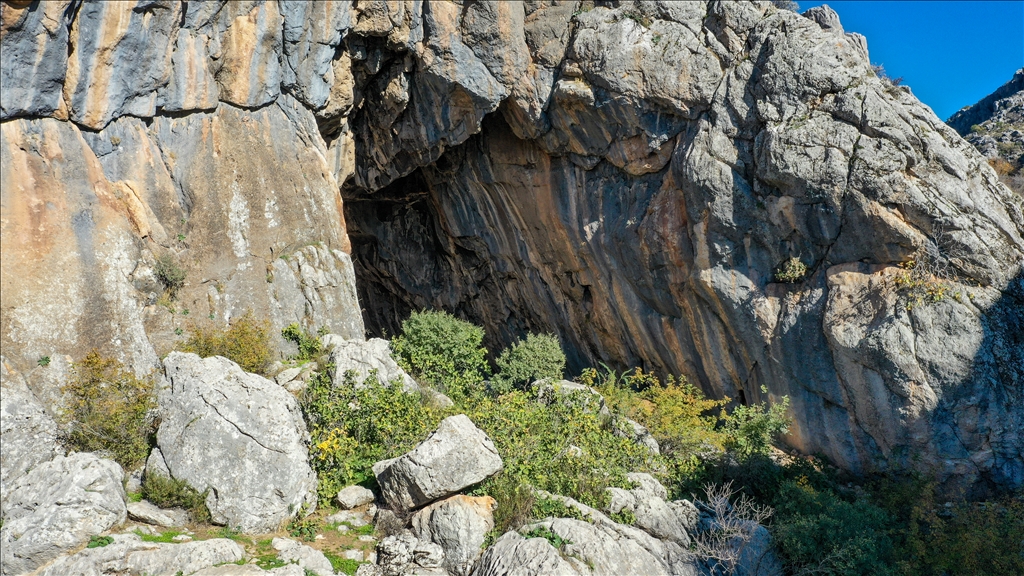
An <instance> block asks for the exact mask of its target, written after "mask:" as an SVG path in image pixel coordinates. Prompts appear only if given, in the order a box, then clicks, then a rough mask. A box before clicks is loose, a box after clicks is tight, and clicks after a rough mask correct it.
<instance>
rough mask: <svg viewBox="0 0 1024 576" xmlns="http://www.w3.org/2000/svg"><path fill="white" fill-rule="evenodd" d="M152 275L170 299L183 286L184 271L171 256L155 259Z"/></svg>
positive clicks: (165, 255)
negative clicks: (162, 286)
mask: <svg viewBox="0 0 1024 576" xmlns="http://www.w3.org/2000/svg"><path fill="white" fill-rule="evenodd" d="M153 273H154V274H155V275H156V278H157V280H159V281H160V283H161V284H163V285H164V288H165V289H166V290H167V293H168V294H169V295H170V296H171V297H172V298H173V297H175V296H176V295H177V294H178V290H180V289H181V288H182V287H183V286H184V285H185V276H186V273H185V270H184V269H183V268H182V267H181V266H179V265H178V260H177V258H175V257H174V256H173V255H171V254H163V255H161V256H159V257H158V258H157V259H156V263H155V264H154V266H153Z"/></svg>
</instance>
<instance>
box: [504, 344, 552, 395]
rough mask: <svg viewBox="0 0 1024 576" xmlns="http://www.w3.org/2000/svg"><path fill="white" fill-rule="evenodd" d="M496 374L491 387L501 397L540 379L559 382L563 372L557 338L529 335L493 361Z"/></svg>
mask: <svg viewBox="0 0 1024 576" xmlns="http://www.w3.org/2000/svg"><path fill="white" fill-rule="evenodd" d="M496 363H497V365H498V370H499V372H498V374H497V375H496V376H495V377H494V380H493V386H494V388H495V390H496V391H497V392H498V393H501V394H504V393H507V392H509V391H510V390H512V389H513V388H519V389H524V388H526V387H527V386H529V385H530V383H531V382H534V381H536V380H540V379H542V378H550V379H552V380H561V379H562V373H563V372H564V371H565V353H564V352H562V347H561V346H560V345H559V343H558V338H555V337H554V336H552V335H551V334H529V335H527V336H526V340H523V341H520V342H516V343H515V344H513V345H512V346H509V347H508V348H506V349H505V350H504V351H503V352H502V353H501V356H499V357H498V360H497V362H496Z"/></svg>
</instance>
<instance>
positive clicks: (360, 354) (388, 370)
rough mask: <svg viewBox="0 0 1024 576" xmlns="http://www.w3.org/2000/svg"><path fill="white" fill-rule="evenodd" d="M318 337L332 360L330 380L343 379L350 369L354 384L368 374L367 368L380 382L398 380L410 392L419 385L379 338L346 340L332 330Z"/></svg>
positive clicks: (385, 382)
mask: <svg viewBox="0 0 1024 576" xmlns="http://www.w3.org/2000/svg"><path fill="white" fill-rule="evenodd" d="M321 341H322V342H323V343H324V346H327V347H328V348H330V349H331V362H333V363H334V381H335V382H339V383H340V382H344V381H345V374H346V373H347V372H349V371H350V370H351V371H352V373H353V377H354V378H355V382H356V384H357V385H358V384H360V383H362V381H363V380H366V378H367V377H369V375H370V372H372V371H376V372H377V379H378V380H379V381H380V382H381V383H382V384H387V383H390V382H392V381H396V380H397V381H398V382H400V383H401V384H402V387H403V388H404V389H405V390H406V391H407V392H411V391H414V390H418V389H419V385H418V384H416V381H415V380H413V378H412V376H409V375H408V374H407V373H406V372H405V370H402V368H401V367H400V366H399V365H398V363H397V362H395V360H394V359H393V358H392V357H391V344H390V343H389V342H388V341H387V340H383V339H381V338H370V339H367V340H361V339H351V340H346V339H343V338H341V337H339V336H336V335H334V334H328V335H326V336H324V337H323V338H322V339H321Z"/></svg>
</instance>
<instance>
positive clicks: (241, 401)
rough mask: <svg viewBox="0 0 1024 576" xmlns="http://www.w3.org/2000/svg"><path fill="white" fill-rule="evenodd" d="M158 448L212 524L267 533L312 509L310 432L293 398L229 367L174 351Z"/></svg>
mask: <svg viewBox="0 0 1024 576" xmlns="http://www.w3.org/2000/svg"><path fill="white" fill-rule="evenodd" d="M164 367H165V373H166V376H167V379H168V381H169V386H168V387H166V388H165V389H163V390H161V391H160V393H159V398H158V400H159V411H160V418H161V423H160V428H159V429H158V430H157V435H156V441H157V447H158V448H159V449H160V452H161V454H162V457H163V460H164V462H165V463H166V465H167V468H168V470H169V472H170V474H171V476H172V477H173V478H176V479H179V480H184V481H186V482H188V483H189V484H190V485H191V486H193V487H194V488H195V489H197V490H199V491H200V492H202V491H204V490H207V489H209V490H210V493H209V495H208V496H207V499H206V505H207V507H208V508H209V509H210V514H211V515H212V516H213V521H214V522H215V523H218V524H226V525H229V526H231V527H232V528H238V529H241V530H243V531H245V532H272V531H274V530H276V529H277V528H278V527H279V526H280V525H281V523H282V522H284V521H285V520H287V519H288V518H290V517H292V516H294V515H295V514H296V513H298V512H299V510H300V509H305V510H312V509H314V508H315V507H316V475H315V474H314V473H313V471H312V470H311V469H310V468H309V464H308V462H307V457H308V456H307V454H308V444H309V433H308V432H307V431H306V425H305V422H304V421H303V419H302V413H301V411H300V410H299V405H298V402H297V401H296V400H295V397H294V396H292V395H291V394H289V393H288V392H287V391H285V390H284V389H283V388H281V387H280V386H278V385H277V384H274V383H273V382H271V381H269V380H267V379H265V378H263V377H261V376H257V375H255V374H248V373H246V372H243V371H242V369H241V368H239V367H238V365H237V364H235V363H234V362H231V361H230V360H227V359H224V358H221V357H219V356H214V357H211V358H206V359H201V358H199V357H198V356H196V355H195V354H183V353H181V352H172V353H171V354H169V355H168V356H167V358H166V359H164Z"/></svg>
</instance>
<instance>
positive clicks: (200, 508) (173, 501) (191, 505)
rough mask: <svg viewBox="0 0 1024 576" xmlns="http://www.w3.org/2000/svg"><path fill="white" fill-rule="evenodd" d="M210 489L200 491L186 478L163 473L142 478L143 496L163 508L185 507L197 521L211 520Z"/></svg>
mask: <svg viewBox="0 0 1024 576" xmlns="http://www.w3.org/2000/svg"><path fill="white" fill-rule="evenodd" d="M208 492H209V491H208V490H207V491H204V492H202V493H200V492H199V491H198V490H196V489H195V488H193V487H192V486H189V484H188V482H185V481H184V480H177V479H174V478H168V477H167V476H164V475H162V474H146V476H145V478H143V479H142V496H143V498H145V499H146V500H149V501H150V502H152V503H153V504H156V505H157V506H159V507H161V508H184V509H185V510H188V512H189V514H191V516H192V520H194V521H195V522H209V521H210V510H209V509H208V508H207V507H206V496H207V494H208Z"/></svg>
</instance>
